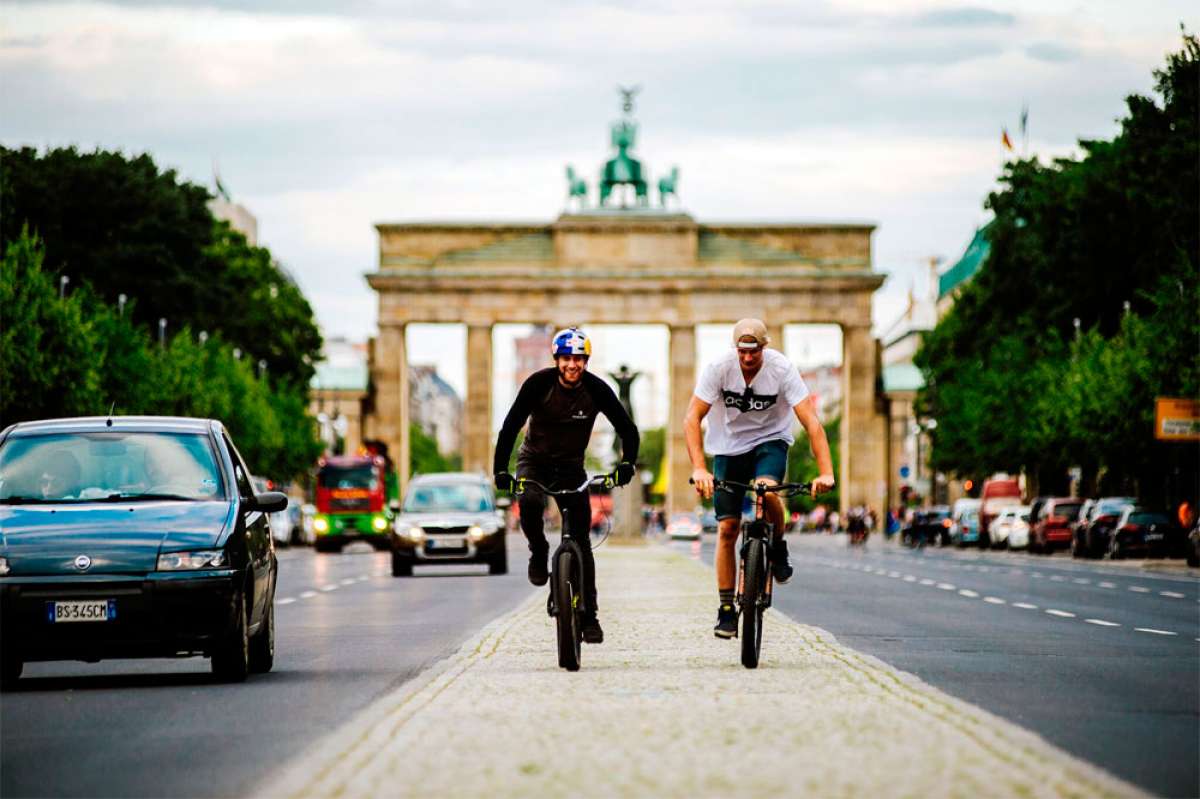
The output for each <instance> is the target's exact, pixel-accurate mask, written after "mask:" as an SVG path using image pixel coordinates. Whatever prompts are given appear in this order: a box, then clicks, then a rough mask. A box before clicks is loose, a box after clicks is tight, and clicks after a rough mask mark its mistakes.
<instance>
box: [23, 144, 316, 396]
mask: <svg viewBox="0 0 1200 799" xmlns="http://www.w3.org/2000/svg"><path fill="white" fill-rule="evenodd" d="M0 167H2V168H3V177H4V179H3V181H0V208H3V211H4V213H3V214H2V215H0V242H3V243H9V242H13V241H15V240H17V239H18V238H19V237H20V234H21V231H22V230H23V229H25V228H26V227H28V228H29V229H30V230H31V231H32V232H34V233H35V234H37V235H38V236H39V237H40V239H41V241H42V242H43V243H44V248H45V256H44V257H45V267H46V269H47V270H48V271H50V272H51V273H53V274H54V275H58V274H63V275H67V276H69V277H70V280H71V287H72V288H73V289H74V288H75V287H77V286H88V287H90V288H91V289H92V291H93V292H94V293H95V295H96V296H97V297H98V298H99V299H100V300H101V301H103V302H104V303H106V304H110V305H111V304H115V303H116V302H117V298H118V296H119V295H121V294H125V295H126V296H127V297H128V298H130V299H133V300H135V301H136V304H135V306H134V307H133V308H132V309H127V312H128V313H130V315H131V316H132V319H133V320H134V321H135V322H137V323H139V324H142V325H144V326H147V327H154V326H156V325H157V324H158V320H159V318H165V319H167V320H168V325H169V327H170V329H171V330H179V329H181V328H183V327H185V326H187V327H191V328H192V330H194V331H201V330H204V331H208V332H209V333H212V334H220V335H221V336H222V337H223V338H224V339H225V340H226V341H228V342H229V343H230V344H232V345H233V346H235V347H238V348H240V349H241V350H242V351H243V352H244V353H246V355H247V356H248V357H249V358H250V360H251V361H252V362H254V363H257V362H258V361H259V360H260V359H261V360H265V361H266V362H267V364H268V368H269V369H270V371H271V373H272V374H273V375H275V376H276V377H277V378H280V379H282V380H285V381H287V382H290V383H292V384H294V385H297V386H302V385H307V383H308V380H309V379H310V378H311V377H312V374H313V363H315V362H316V361H317V360H318V359H319V357H320V350H321V336H320V332H319V330H318V328H317V326H316V323H315V321H314V319H313V313H312V308H311V307H310V306H309V304H308V302H307V300H305V298H304V296H303V295H302V294H301V293H300V291H299V289H298V288H297V287H296V285H295V283H294V281H293V280H292V279H291V278H290V277H289V276H288V275H287V274H286V273H285V272H284V271H283V270H282V269H281V268H280V267H279V266H278V265H277V264H275V263H274V261H273V260H272V259H271V256H270V253H269V252H268V251H267V250H265V249H262V248H259V247H251V246H249V245H248V244H247V243H246V240H245V238H244V237H243V236H242V235H241V234H239V233H236V232H235V231H233V230H231V229H230V228H229V226H228V225H227V224H225V223H223V222H221V223H218V222H215V221H214V219H213V217H212V214H211V213H210V212H209V209H208V206H207V203H208V201H209V199H211V198H210V195H209V193H208V191H207V190H205V189H204V188H202V187H200V186H196V185H194V184H191V183H188V182H186V181H182V180H179V179H178V177H177V175H176V174H175V172H174V171H173V170H167V171H162V172H160V171H159V169H158V167H157V165H156V164H155V163H154V161H153V159H151V158H150V157H149V156H148V155H140V156H136V157H132V158H131V157H128V156H126V155H124V154H122V153H118V152H108V151H104V150H96V151H95V152H91V153H81V152H79V151H77V150H76V149H75V148H73V147H72V148H62V149H51V150H47V151H46V152H45V153H44V154H39V153H38V152H37V151H36V150H35V149H33V148H31V147H24V148H20V149H8V148H3V147H0Z"/></svg>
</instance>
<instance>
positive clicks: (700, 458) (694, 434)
mask: <svg viewBox="0 0 1200 799" xmlns="http://www.w3.org/2000/svg"><path fill="white" fill-rule="evenodd" d="M710 408H712V405H711V404H709V403H707V402H705V401H704V400H702V399H700V398H699V397H697V396H696V395H694V394H693V395H692V399H691V402H689V403H688V409H687V415H686V416H684V417H683V437H684V440H686V441H687V450H688V458H689V459H690V460H691V461H692V482H693V483H695V485H696V493H698V494H700V495H701V496H702V497H704V498H705V499H708V498H709V497H711V496H712V493H713V476H712V474H711V473H710V472H709V471H708V464H707V463H705V461H704V441H703V439H702V437H701V435H700V422H702V421H704V417H705V416H707V415H708V411H709V409H710ZM826 449H828V447H826Z"/></svg>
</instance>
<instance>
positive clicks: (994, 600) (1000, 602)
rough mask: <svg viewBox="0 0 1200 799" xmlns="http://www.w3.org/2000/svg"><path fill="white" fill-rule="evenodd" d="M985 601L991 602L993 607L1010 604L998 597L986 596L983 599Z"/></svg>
mask: <svg viewBox="0 0 1200 799" xmlns="http://www.w3.org/2000/svg"><path fill="white" fill-rule="evenodd" d="M983 601H984V602H989V603H991V604H993V605H1007V604H1008V603H1007V602H1005V601H1004V600H1003V599H1001V598H1000V597H998V596H985V597H984V598H983Z"/></svg>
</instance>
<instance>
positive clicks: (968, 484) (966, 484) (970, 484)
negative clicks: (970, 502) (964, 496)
mask: <svg viewBox="0 0 1200 799" xmlns="http://www.w3.org/2000/svg"><path fill="white" fill-rule="evenodd" d="M974 487H975V481H974V480H964V481H963V491H966V492H967V493H968V494H969V493H971V489H972V488H974Z"/></svg>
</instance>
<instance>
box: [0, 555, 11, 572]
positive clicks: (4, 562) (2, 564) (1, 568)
mask: <svg viewBox="0 0 1200 799" xmlns="http://www.w3.org/2000/svg"><path fill="white" fill-rule="evenodd" d="M8 572H9V568H8V558H0V576H3V575H5V574H8Z"/></svg>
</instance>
